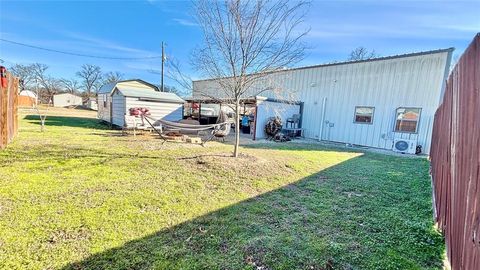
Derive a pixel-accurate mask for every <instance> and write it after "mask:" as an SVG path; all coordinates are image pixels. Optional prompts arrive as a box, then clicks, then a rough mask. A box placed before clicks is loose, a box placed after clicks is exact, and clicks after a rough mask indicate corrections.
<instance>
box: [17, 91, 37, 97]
mask: <svg viewBox="0 0 480 270" xmlns="http://www.w3.org/2000/svg"><path fill="white" fill-rule="evenodd" d="M19 95H20V96H27V97H32V98H37V94H36V93H35V92H33V91H30V90H22V91H20V94H19Z"/></svg>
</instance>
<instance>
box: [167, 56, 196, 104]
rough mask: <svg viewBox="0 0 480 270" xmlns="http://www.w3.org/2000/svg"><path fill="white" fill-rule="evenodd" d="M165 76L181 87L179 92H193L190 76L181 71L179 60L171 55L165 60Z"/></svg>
mask: <svg viewBox="0 0 480 270" xmlns="http://www.w3.org/2000/svg"><path fill="white" fill-rule="evenodd" d="M165 76H166V77H167V78H169V79H171V80H173V81H175V82H176V83H177V84H178V85H179V86H180V87H181V88H182V90H179V93H182V94H183V95H188V94H190V93H192V92H193V85H192V81H193V80H192V78H191V77H190V76H188V75H187V74H186V73H184V72H183V71H182V67H181V65H180V61H178V60H177V59H176V58H174V57H172V56H170V57H169V58H168V60H167V62H166V72H165Z"/></svg>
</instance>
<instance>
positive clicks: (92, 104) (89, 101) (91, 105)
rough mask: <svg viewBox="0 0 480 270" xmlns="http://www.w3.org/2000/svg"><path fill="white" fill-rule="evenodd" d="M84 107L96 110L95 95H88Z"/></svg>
mask: <svg viewBox="0 0 480 270" xmlns="http://www.w3.org/2000/svg"><path fill="white" fill-rule="evenodd" d="M84 103H85V104H84V105H85V107H87V108H88V109H90V110H94V111H97V110H98V103H97V98H96V97H90V98H88V99H87V100H85V102H84Z"/></svg>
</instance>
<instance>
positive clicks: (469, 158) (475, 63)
mask: <svg viewBox="0 0 480 270" xmlns="http://www.w3.org/2000/svg"><path fill="white" fill-rule="evenodd" d="M479 116H480V34H477V35H476V37H475V39H474V41H473V42H472V43H471V44H470V46H468V48H467V49H466V51H465V53H464V54H463V55H462V57H461V58H460V60H459V61H458V63H457V65H456V66H455V68H454V69H453V71H452V73H451V74H450V77H449V78H448V81H447V84H446V89H445V95H444V97H443V102H442V105H441V106H440V107H439V108H438V110H437V112H436V114H435V121H434V125H433V143H432V150H431V152H430V157H431V163H432V167H431V173H432V180H433V190H434V195H435V196H434V198H435V209H436V219H437V222H438V226H439V228H440V229H441V230H442V232H443V233H444V234H445V241H446V244H447V254H448V258H449V260H450V264H451V266H452V269H467V270H469V269H480V146H479V145H480V121H479Z"/></svg>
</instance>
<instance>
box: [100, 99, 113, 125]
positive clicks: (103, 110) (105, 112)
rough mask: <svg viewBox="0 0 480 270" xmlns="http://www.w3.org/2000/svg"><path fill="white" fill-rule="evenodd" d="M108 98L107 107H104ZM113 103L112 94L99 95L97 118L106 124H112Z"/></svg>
mask: <svg viewBox="0 0 480 270" xmlns="http://www.w3.org/2000/svg"><path fill="white" fill-rule="evenodd" d="M105 97H106V99H107V103H106V105H107V106H106V107H104V106H103V105H104V104H103V100H104V98H105ZM111 101H112V97H111V96H110V94H99V95H98V97H97V102H98V111H97V118H98V119H101V120H103V121H106V122H110V102H111Z"/></svg>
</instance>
